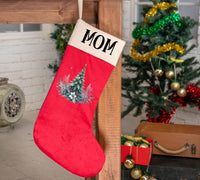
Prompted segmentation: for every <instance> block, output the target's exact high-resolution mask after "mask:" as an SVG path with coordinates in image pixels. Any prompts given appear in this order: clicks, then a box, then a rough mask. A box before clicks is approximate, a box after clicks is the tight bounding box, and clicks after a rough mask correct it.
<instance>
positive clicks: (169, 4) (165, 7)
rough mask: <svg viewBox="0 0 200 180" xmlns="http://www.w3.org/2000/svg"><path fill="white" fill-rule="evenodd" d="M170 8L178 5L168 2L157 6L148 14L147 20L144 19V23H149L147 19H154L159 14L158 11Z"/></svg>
mask: <svg viewBox="0 0 200 180" xmlns="http://www.w3.org/2000/svg"><path fill="white" fill-rule="evenodd" d="M170 7H176V4H175V3H167V2H162V3H159V4H156V5H155V6H153V7H152V8H151V9H150V10H149V11H148V12H147V13H146V15H145V18H144V23H148V19H147V17H153V16H154V15H155V14H156V13H157V11H158V9H161V10H167V9H169V8H170Z"/></svg>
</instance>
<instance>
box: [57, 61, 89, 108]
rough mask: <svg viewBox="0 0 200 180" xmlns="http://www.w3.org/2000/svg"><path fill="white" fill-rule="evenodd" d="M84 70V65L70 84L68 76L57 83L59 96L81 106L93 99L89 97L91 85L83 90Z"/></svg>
mask: <svg viewBox="0 0 200 180" xmlns="http://www.w3.org/2000/svg"><path fill="white" fill-rule="evenodd" d="M85 69H86V65H85V67H84V68H83V69H82V71H81V72H80V73H79V74H78V75H77V76H76V77H75V78H74V79H73V80H72V81H71V82H69V78H70V75H68V76H67V77H65V79H64V80H60V82H59V83H58V91H59V94H61V95H62V96H64V97H65V98H67V99H68V100H70V101H71V102H73V103H77V104H79V103H81V104H83V103H88V102H90V100H91V99H93V97H91V92H92V88H91V84H90V85H88V87H87V88H86V90H84V77H85Z"/></svg>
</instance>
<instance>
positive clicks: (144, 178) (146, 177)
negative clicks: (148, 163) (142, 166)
mask: <svg viewBox="0 0 200 180" xmlns="http://www.w3.org/2000/svg"><path fill="white" fill-rule="evenodd" d="M140 180H149V176H147V175H143V176H141V178H140Z"/></svg>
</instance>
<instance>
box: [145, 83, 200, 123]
mask: <svg viewBox="0 0 200 180" xmlns="http://www.w3.org/2000/svg"><path fill="white" fill-rule="evenodd" d="M186 90H187V95H186V96H185V97H179V96H178V95H177V94H174V95H172V96H171V97H169V100H170V101H172V102H175V103H177V104H180V105H181V107H186V106H187V104H188V103H189V102H191V100H192V102H193V103H195V104H196V106H197V107H198V109H199V110H200V88H199V87H197V86H196V85H194V84H188V85H187V88H186ZM149 91H150V92H152V93H154V95H155V96H159V95H160V90H159V88H158V87H151V88H149ZM195 101H196V102H195ZM146 105H147V106H149V105H150V104H149V103H146ZM172 108H173V110H172V111H171V112H167V111H166V110H165V109H160V116H159V117H154V118H150V114H151V112H152V111H153V109H152V110H149V111H148V112H147V114H146V116H147V118H148V119H147V121H149V122H159V123H168V122H169V121H170V120H171V118H172V116H173V114H174V113H175V111H176V108H177V106H172Z"/></svg>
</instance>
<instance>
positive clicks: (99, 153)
mask: <svg viewBox="0 0 200 180" xmlns="http://www.w3.org/2000/svg"><path fill="white" fill-rule="evenodd" d="M124 45H125V43H124V41H122V40H120V39H118V38H116V37H113V36H111V35H109V34H107V33H105V32H102V31H100V30H98V29H96V28H94V27H93V26H90V25H89V24H87V23H85V22H84V21H83V20H81V19H79V20H78V22H77V24H76V26H75V29H74V31H73V34H72V36H71V38H70V41H69V44H68V46H67V49H66V51H65V55H64V57H63V60H62V62H61V64H60V67H59V70H58V72H57V74H56V76H55V79H54V81H53V83H52V85H51V87H50V90H49V92H48V94H47V97H46V99H45V101H44V103H43V105H42V107H41V110H40V112H39V115H38V118H37V120H36V123H35V126H34V140H35V143H36V145H37V146H38V147H39V148H40V150H41V151H42V152H44V153H45V154H46V155H47V156H49V157H50V158H51V159H53V160H54V161H55V162H57V163H58V164H59V165H61V166H62V167H64V168H65V169H67V170H69V171H70V172H72V173H74V174H76V175H79V176H82V177H91V176H94V175H96V174H97V173H99V171H100V170H101V169H102V167H103V164H104V161H105V155H104V152H103V149H102V148H101V146H100V145H99V144H98V142H97V140H96V139H95V137H94V135H93V133H92V121H93V115H94V113H95V109H96V106H97V103H98V100H99V97H100V95H101V92H102V90H103V88H104V86H105V84H106V82H107V80H108V78H109V76H110V74H111V72H112V70H113V68H114V67H115V65H116V63H117V61H118V58H119V56H120V54H121V52H122V49H123V47H124Z"/></svg>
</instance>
